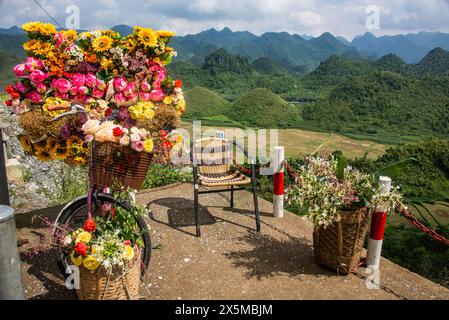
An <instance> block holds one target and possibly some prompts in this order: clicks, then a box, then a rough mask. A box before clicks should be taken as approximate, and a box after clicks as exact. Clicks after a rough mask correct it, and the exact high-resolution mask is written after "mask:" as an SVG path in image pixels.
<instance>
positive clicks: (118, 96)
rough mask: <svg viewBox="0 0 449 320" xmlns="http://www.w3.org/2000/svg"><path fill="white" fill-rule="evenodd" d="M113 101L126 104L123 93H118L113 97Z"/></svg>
mask: <svg viewBox="0 0 449 320" xmlns="http://www.w3.org/2000/svg"><path fill="white" fill-rule="evenodd" d="M114 101H115V103H124V102H126V98H125V96H124V95H123V93H121V92H119V93H116V94H115V95H114Z"/></svg>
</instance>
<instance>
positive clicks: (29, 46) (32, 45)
mask: <svg viewBox="0 0 449 320" xmlns="http://www.w3.org/2000/svg"><path fill="white" fill-rule="evenodd" d="M37 48H40V42H39V41H38V40H36V39H33V40H30V41H27V42H25V43H24V44H23V49H24V50H25V51H34V50H36V49H37Z"/></svg>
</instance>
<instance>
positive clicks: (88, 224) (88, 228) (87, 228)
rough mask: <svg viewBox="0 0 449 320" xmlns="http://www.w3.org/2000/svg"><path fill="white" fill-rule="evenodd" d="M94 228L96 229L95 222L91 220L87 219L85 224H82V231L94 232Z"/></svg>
mask: <svg viewBox="0 0 449 320" xmlns="http://www.w3.org/2000/svg"><path fill="white" fill-rule="evenodd" d="M95 228H96V226H95V221H94V219H92V218H90V219H87V220H86V222H85V223H84V231H87V232H94V231H95Z"/></svg>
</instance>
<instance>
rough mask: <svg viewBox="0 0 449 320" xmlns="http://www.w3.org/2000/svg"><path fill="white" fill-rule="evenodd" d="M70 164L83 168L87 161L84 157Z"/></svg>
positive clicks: (73, 160) (76, 158) (77, 158)
mask: <svg viewBox="0 0 449 320" xmlns="http://www.w3.org/2000/svg"><path fill="white" fill-rule="evenodd" d="M70 163H72V164H73V165H75V166H76V165H79V166H81V165H83V164H85V163H86V159H84V158H83V157H75V158H73V159H72V160H71V161H70Z"/></svg>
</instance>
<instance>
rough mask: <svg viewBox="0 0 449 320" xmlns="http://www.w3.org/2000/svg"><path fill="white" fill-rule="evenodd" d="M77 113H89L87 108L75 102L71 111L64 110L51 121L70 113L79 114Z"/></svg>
mask: <svg viewBox="0 0 449 320" xmlns="http://www.w3.org/2000/svg"><path fill="white" fill-rule="evenodd" d="M77 113H85V114H87V110H86V108H84V107H82V106H80V105H79V104H75V105H73V106H72V107H71V109H70V111H67V112H64V113H62V114H60V115H58V116H56V117H54V118H53V119H52V120H51V121H56V120H58V119H61V118H62V117H65V116H68V115H70V114H77Z"/></svg>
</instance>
